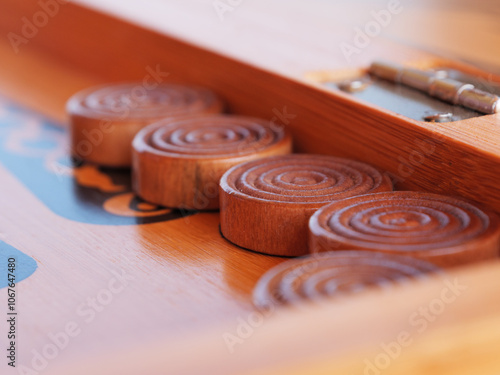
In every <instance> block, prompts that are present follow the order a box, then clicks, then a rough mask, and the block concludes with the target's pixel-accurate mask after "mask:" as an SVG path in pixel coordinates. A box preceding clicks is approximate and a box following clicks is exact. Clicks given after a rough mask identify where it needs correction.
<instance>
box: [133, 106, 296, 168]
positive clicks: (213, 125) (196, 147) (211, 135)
mask: <svg viewBox="0 0 500 375" xmlns="http://www.w3.org/2000/svg"><path fill="white" fill-rule="evenodd" d="M287 137H288V135H287V133H286V132H285V131H283V130H282V129H273V128H272V127H271V126H270V124H269V122H268V121H266V120H261V119H254V118H250V117H240V116H230V115H226V116H224V115H214V116H196V117H195V116H191V117H185V118H184V117H181V118H178V119H176V120H170V119H167V120H164V121H160V122H158V123H156V124H154V125H152V126H150V127H148V128H147V129H145V130H144V131H143V132H141V135H140V136H139V137H138V138H137V140H136V141H135V144H136V147H137V148H140V147H144V148H148V149H149V151H151V152H156V153H157V154H158V155H165V156H176V157H182V156H185V157H195V158H197V157H208V158H210V157H214V158H221V157H238V156H243V155H248V154H252V153H255V154H256V153H259V152H261V151H265V150H267V149H269V148H271V147H273V146H274V145H276V144H279V143H280V142H283V141H285V142H286V141H287V139H286V138H287ZM140 143H141V144H140Z"/></svg>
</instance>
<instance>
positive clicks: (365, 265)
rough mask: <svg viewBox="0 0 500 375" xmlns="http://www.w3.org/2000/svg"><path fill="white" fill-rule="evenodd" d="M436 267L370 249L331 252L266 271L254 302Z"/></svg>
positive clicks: (382, 283) (380, 282)
mask: <svg viewBox="0 0 500 375" xmlns="http://www.w3.org/2000/svg"><path fill="white" fill-rule="evenodd" d="M438 270H439V269H438V268H437V267H436V266H434V265H433V264H431V263H428V262H425V261H421V260H417V259H414V258H410V257H405V256H398V255H389V254H382V253H374V252H369V251H331V252H327V253H319V254H314V255H312V256H307V257H304V258H297V259H291V260H288V261H286V262H283V263H281V264H279V265H278V266H276V267H274V268H272V269H271V270H269V271H268V272H267V273H266V274H264V276H262V277H261V279H260V280H259V281H258V283H257V285H256V286H255V288H254V293H253V295H254V304H255V305H256V306H258V307H261V308H270V307H273V306H276V305H282V304H294V303H298V302H303V301H304V300H314V299H317V298H322V297H327V296H337V297H338V296H342V295H348V294H352V293H357V292H360V291H364V290H366V289H367V288H369V287H386V286H388V285H392V284H395V283H401V282H404V281H407V280H409V279H410V278H414V277H417V276H421V275H422V274H424V273H427V272H436V271H438Z"/></svg>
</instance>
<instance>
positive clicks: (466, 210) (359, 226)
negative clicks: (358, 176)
mask: <svg viewBox="0 0 500 375" xmlns="http://www.w3.org/2000/svg"><path fill="white" fill-rule="evenodd" d="M309 231H310V250H311V252H313V253H317V252H321V251H332V250H345V249H359V250H371V251H377V252H382V253H386V254H401V255H408V256H412V257H415V258H419V259H423V260H426V261H429V262H432V263H434V264H436V265H438V266H441V267H449V266H455V265H462V264H466V263H470V262H474V261H480V260H485V259H490V258H495V257H498V254H499V249H500V225H499V219H498V217H497V215H496V214H494V213H492V212H487V211H483V210H481V209H479V208H478V207H476V206H474V205H472V204H470V203H467V202H465V201H463V200H460V199H456V198H452V197H447V196H442V195H436V194H430V193H422V192H408V191H398V192H391V193H379V194H370V195H364V196H360V197H354V198H349V199H345V200H342V201H338V202H334V203H332V204H330V205H328V206H325V207H323V208H322V209H320V210H318V212H316V213H315V214H314V215H313V216H312V217H311V220H310V222H309Z"/></svg>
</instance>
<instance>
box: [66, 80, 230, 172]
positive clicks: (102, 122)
mask: <svg viewBox="0 0 500 375" xmlns="http://www.w3.org/2000/svg"><path fill="white" fill-rule="evenodd" d="M223 107H224V105H223V103H222V101H221V100H220V99H219V98H217V97H216V95H215V94H214V93H213V92H211V91H209V90H207V89H203V88H199V87H192V86H181V85H166V84H163V85H157V86H156V87H154V88H151V87H145V86H144V85H143V84H142V83H139V82H137V83H123V84H114V85H105V86H98V87H92V88H89V89H86V90H83V91H81V92H78V93H77V94H75V95H73V96H72V97H71V98H70V99H69V101H68V103H67V112H68V115H69V122H70V136H71V153H72V155H73V156H75V157H77V158H80V159H83V160H87V161H90V162H93V163H97V164H99V165H103V166H108V167H130V165H131V147H132V146H131V145H132V140H133V138H134V136H135V135H136V134H137V132H138V131H139V130H141V129H142V128H144V127H145V126H147V125H150V124H152V123H154V122H156V121H158V120H160V119H163V118H166V117H175V116H180V115H187V114H212V113H221V112H222V111H223Z"/></svg>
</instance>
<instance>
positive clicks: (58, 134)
mask: <svg viewBox="0 0 500 375" xmlns="http://www.w3.org/2000/svg"><path fill="white" fill-rule="evenodd" d="M20 133H21V134H20ZM66 137H67V135H66V130H65V129H64V128H63V127H61V126H58V125H56V124H55V123H54V122H52V121H50V120H48V119H47V118H45V117H42V116H40V115H38V114H36V113H34V112H32V111H29V110H26V109H24V108H21V107H19V106H17V105H14V104H12V103H10V102H9V101H6V100H5V99H3V98H1V97H0V162H1V163H2V164H3V165H4V166H5V167H6V168H7V169H8V170H9V171H10V172H11V173H12V174H13V175H14V176H16V177H17V178H18V179H19V180H20V181H21V182H22V183H23V184H24V185H25V186H26V187H27V188H28V189H29V190H31V192H32V193H33V194H34V195H36V196H37V197H38V199H40V200H41V201H42V202H43V203H44V204H45V205H46V206H47V207H48V208H49V209H50V210H52V211H53V212H54V213H56V214H57V215H59V216H62V217H65V218H67V219H70V220H73V221H78V222H82V223H90V224H100V225H134V224H148V223H156V222H162V221H169V220H176V219H180V218H182V217H184V216H187V215H192V214H193V213H195V212H194V211H185V210H184V211H180V210H169V211H168V213H165V210H163V209H162V207H158V208H153V209H148V208H146V209H144V208H143V205H141V202H142V201H141V200H140V199H138V198H134V199H133V200H132V202H130V205H129V207H128V208H129V209H130V210H131V211H134V212H137V213H138V214H137V216H119V215H116V214H113V213H110V212H108V211H106V210H105V209H104V203H105V202H106V201H107V200H108V199H111V198H113V197H115V196H117V195H119V194H124V193H130V192H132V186H131V177H130V171H127V170H112V169H100V172H101V173H103V174H105V175H107V176H108V177H109V178H110V179H111V181H112V182H113V183H114V184H116V185H120V186H123V187H124V189H123V191H120V192H119V193H108V192H103V191H101V190H99V189H97V188H93V187H86V186H81V185H79V184H78V183H77V182H76V180H75V178H74V177H73V176H72V175H71V174H69V175H68V174H66V175H65V174H59V175H57V174H55V173H51V172H50V171H49V170H47V167H46V165H45V164H46V162H47V160H46V159H47V157H48V155H50V153H51V152H54V151H55V150H58V147H59V148H60V147H61V139H63V140H64V139H65V138H66ZM12 143H14V144H15V147H18V148H20V149H21V150H22V152H19V151H18V150H15V149H14V150H13V149H12V148H13V147H12ZM57 162H58V164H59V165H62V166H67V167H68V168H75V167H74V165H73V163H72V161H71V159H70V157H69V155H64V154H63V155H60V156H58V157H57ZM156 212H158V214H156ZM141 213H147V214H150V215H141Z"/></svg>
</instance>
